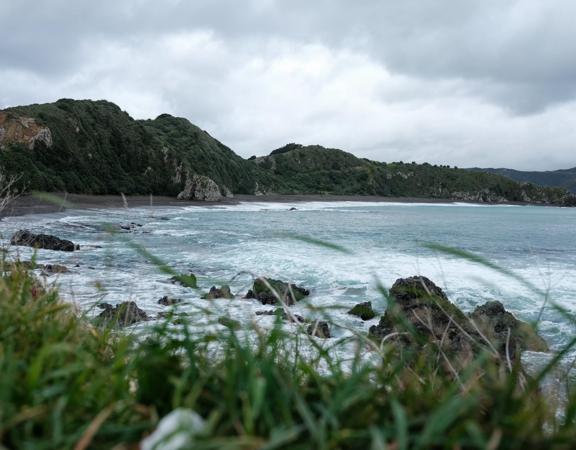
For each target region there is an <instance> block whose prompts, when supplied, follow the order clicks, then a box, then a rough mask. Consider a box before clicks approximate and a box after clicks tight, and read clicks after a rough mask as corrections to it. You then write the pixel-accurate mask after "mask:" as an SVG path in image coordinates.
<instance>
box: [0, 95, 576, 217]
mask: <svg viewBox="0 0 576 450" xmlns="http://www.w3.org/2000/svg"><path fill="white" fill-rule="evenodd" d="M0 149H1V151H0V168H1V169H2V171H3V173H5V174H6V175H10V176H20V179H19V182H18V187H19V189H20V191H22V190H24V189H26V190H30V191H49V192H50V191H52V192H68V193H77V194H120V193H122V194H126V195H128V194H144V195H147V194H154V195H166V196H173V197H176V196H178V198H180V199H184V200H210V201H214V200H219V199H221V198H223V197H228V196H231V195H233V194H326V195H378V196H389V197H418V198H437V199H452V200H465V201H478V202H495V203H498V202H529V203H543V204H555V205H564V204H566V205H570V204H573V203H576V202H575V201H574V195H571V194H569V193H568V192H567V191H566V190H565V189H563V188H552V187H541V186H538V185H535V184H530V183H523V182H522V183H520V182H517V181H513V180H511V179H510V178H506V177H502V176H499V175H495V174H489V173H484V172H475V171H469V170H463V169H457V168H452V167H448V166H437V165H431V164H427V163H424V164H416V163H406V162H390V163H384V162H376V161H371V160H368V159H363V158H358V157H356V156H354V155H352V154H351V153H347V152H344V151H342V150H338V149H329V148H324V147H322V146H319V145H312V146H303V145H299V144H288V145H286V146H284V147H282V148H279V149H277V150H274V151H272V152H271V153H270V155H268V156H261V157H252V158H250V159H248V160H246V159H244V158H242V157H240V156H238V155H237V154H235V153H234V152H233V151H232V150H231V149H230V148H228V147H226V146H225V145H224V144H222V143H221V142H219V141H217V140H216V139H214V138H213V137H211V136H210V135H209V134H208V133H207V132H205V131H203V130H201V129H200V128H198V127H196V126H195V125H193V124H191V123H190V122H189V121H188V120H186V119H184V118H177V117H173V116H170V115H168V114H162V115H160V116H158V117H157V118H156V119H154V120H134V119H133V118H131V117H130V116H129V115H128V114H127V113H126V112H124V111H122V110H121V109H120V108H119V107H118V106H116V105H114V104H113V103H110V102H107V101H90V100H81V101H76V100H70V99H61V100H58V101H57V102H55V103H50V104H41V105H29V106H19V107H14V108H8V109H6V110H4V111H0Z"/></svg>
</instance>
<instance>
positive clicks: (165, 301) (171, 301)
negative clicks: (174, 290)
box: [157, 295, 182, 306]
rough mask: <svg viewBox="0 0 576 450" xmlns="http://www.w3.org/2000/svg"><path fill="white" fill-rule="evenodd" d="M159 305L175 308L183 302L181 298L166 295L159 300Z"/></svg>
mask: <svg viewBox="0 0 576 450" xmlns="http://www.w3.org/2000/svg"><path fill="white" fill-rule="evenodd" d="M157 303H158V304H159V305H162V306H173V305H176V304H178V303H182V300H181V299H179V298H170V297H168V296H167V295H165V296H164V297H162V298H161V299H160V300H158V302H157Z"/></svg>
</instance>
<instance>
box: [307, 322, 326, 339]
mask: <svg viewBox="0 0 576 450" xmlns="http://www.w3.org/2000/svg"><path fill="white" fill-rule="evenodd" d="M306 332H307V333H308V334H309V335H310V336H315V337H319V338H322V339H329V338H330V337H331V335H330V327H329V326H328V322H325V321H324V320H316V321H314V322H313V323H311V324H310V325H308V329H307V330H306Z"/></svg>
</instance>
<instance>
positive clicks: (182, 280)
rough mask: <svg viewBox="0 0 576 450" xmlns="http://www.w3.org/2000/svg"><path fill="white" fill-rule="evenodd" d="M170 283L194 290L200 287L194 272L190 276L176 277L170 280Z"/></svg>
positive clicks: (181, 275)
mask: <svg viewBox="0 0 576 450" xmlns="http://www.w3.org/2000/svg"><path fill="white" fill-rule="evenodd" d="M170 282H172V283H174V284H179V285H181V286H184V287H189V288H194V289H195V288H197V287H198V285H197V282H196V275H194V274H193V273H192V272H190V273H189V274H188V275H186V274H180V275H174V276H173V277H172V278H170Z"/></svg>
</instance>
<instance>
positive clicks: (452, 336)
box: [369, 276, 548, 367]
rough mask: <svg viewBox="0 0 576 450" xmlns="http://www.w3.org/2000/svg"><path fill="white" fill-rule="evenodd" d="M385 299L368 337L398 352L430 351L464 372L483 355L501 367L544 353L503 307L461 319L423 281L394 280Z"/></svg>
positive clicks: (484, 308) (441, 294)
mask: <svg viewBox="0 0 576 450" xmlns="http://www.w3.org/2000/svg"><path fill="white" fill-rule="evenodd" d="M389 298H390V300H391V301H390V302H389V305H388V307H387V309H386V311H385V313H384V315H383V316H382V317H381V318H380V321H379V323H378V324H377V325H374V326H372V327H370V330H369V335H370V336H371V337H372V338H374V339H377V340H379V341H381V340H387V342H388V343H390V344H393V345H396V347H397V348H399V349H407V348H409V349H425V348H430V345H433V347H434V348H435V349H437V350H440V351H442V352H443V353H444V354H445V355H449V356H450V358H451V361H452V363H453V364H455V365H457V366H458V367H465V366H466V364H467V363H469V362H470V361H472V359H473V358H474V357H475V356H477V355H478V354H479V353H480V352H483V351H487V352H490V353H492V354H493V355H494V356H497V357H499V358H501V359H502V360H505V361H506V360H510V359H514V358H516V357H517V356H519V354H520V352H522V351H524V350H533V351H547V350H548V347H547V345H546V342H545V341H544V340H543V339H542V338H541V337H540V336H538V335H537V334H536V332H535V331H534V329H533V328H532V327H531V326H530V325H529V324H528V323H525V322H522V321H520V320H518V319H516V318H515V317H514V316H513V315H512V314H511V313H509V312H507V311H506V310H505V308H504V306H503V305H502V303H500V302H497V301H491V302H488V303H486V304H484V305H482V306H479V307H477V308H476V309H475V310H474V311H473V312H472V313H471V314H470V315H466V314H464V313H463V312H462V311H461V310H460V309H459V308H458V307H456V306H455V305H454V304H453V303H451V302H450V301H449V300H448V298H447V297H446V294H445V293H444V292H443V291H442V289H440V288H439V287H438V286H436V285H435V284H434V283H433V282H432V281H430V280H429V279H428V278H426V277H422V276H415V277H410V278H401V279H399V280H397V281H396V282H395V283H394V285H393V286H392V288H391V289H390V297H389Z"/></svg>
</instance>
